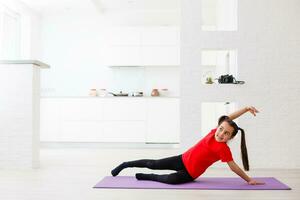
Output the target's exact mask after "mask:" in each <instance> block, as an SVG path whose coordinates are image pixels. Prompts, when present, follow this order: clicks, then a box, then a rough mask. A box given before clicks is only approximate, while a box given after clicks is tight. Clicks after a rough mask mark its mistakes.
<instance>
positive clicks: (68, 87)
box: [41, 66, 180, 96]
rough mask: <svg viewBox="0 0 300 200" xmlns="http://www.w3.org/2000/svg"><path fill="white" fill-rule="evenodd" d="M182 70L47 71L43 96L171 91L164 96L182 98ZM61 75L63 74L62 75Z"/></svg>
mask: <svg viewBox="0 0 300 200" xmlns="http://www.w3.org/2000/svg"><path fill="white" fill-rule="evenodd" d="M179 70H180V69H179V67H178V66H174V67H170V66H169V67H163V66H155V67H113V68H111V67H107V66H103V67H101V68H99V69H98V70H96V71H95V70H94V71H88V70H86V71H84V70H72V72H70V71H63V70H60V71H59V70H56V72H57V73H56V74H53V73H51V71H46V70H44V71H43V72H42V74H41V76H42V78H41V96H88V95H89V91H90V89H92V88H95V89H97V90H100V89H106V90H107V91H110V92H115V93H118V92H120V91H122V92H124V93H131V92H140V91H141V92H143V93H144V96H150V95H151V91H152V89H154V88H157V89H159V90H161V89H168V91H167V92H164V94H163V96H179V84H180V72H179ZM58 72H59V73H58Z"/></svg>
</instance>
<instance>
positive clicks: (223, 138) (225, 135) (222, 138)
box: [215, 121, 234, 142]
mask: <svg viewBox="0 0 300 200" xmlns="http://www.w3.org/2000/svg"><path fill="white" fill-rule="evenodd" d="M233 131H234V128H233V127H231V126H230V125H229V124H228V122H226V121H224V122H222V123H221V124H220V126H219V127H218V128H217V131H216V133H215V139H216V141H217V142H227V141H228V140H230V139H231V136H232V132H233Z"/></svg>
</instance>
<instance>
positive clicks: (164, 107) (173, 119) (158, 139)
mask: <svg viewBox="0 0 300 200" xmlns="http://www.w3.org/2000/svg"><path fill="white" fill-rule="evenodd" d="M147 103H148V104H147V108H148V111H147V134H146V142H147V143H179V137H180V134H179V132H180V125H179V124H180V121H179V101H178V99H171V98H169V99H167V98H163V99H150V100H149V101H148V102H147Z"/></svg>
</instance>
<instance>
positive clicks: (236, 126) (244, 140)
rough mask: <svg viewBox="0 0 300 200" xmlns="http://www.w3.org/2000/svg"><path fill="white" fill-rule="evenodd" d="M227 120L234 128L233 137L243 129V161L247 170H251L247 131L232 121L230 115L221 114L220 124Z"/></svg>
mask: <svg viewBox="0 0 300 200" xmlns="http://www.w3.org/2000/svg"><path fill="white" fill-rule="evenodd" d="M224 121H226V122H227V123H228V124H229V125H230V126H231V127H232V128H233V129H234V130H233V132H232V135H231V138H233V137H234V136H235V135H236V134H237V132H238V131H239V130H240V131H241V155H242V161H243V166H244V169H245V171H249V160H248V152H247V145H246V138H245V131H244V129H242V128H240V127H238V125H237V124H236V123H235V122H234V121H232V120H231V119H230V118H229V117H228V116H225V115H224V116H221V117H220V118H219V121H218V126H220V124H221V123H222V122H224Z"/></svg>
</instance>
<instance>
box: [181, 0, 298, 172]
mask: <svg viewBox="0 0 300 200" xmlns="http://www.w3.org/2000/svg"><path fill="white" fill-rule="evenodd" d="M299 6H300V3H299V1H298V0H265V1H261V0H239V1H238V31H237V32H203V31H201V13H200V12H199V11H200V10H201V1H199V0H182V6H181V12H182V23H181V30H182V31H181V47H182V48H181V66H182V69H181V90H180V93H181V134H182V135H181V141H182V148H183V149H186V148H188V147H189V146H191V145H192V144H194V143H196V142H197V140H198V139H199V135H200V134H198V133H199V131H200V130H201V102H209V101H234V102H237V103H238V105H240V106H246V105H254V106H256V107H257V108H258V109H259V110H260V111H261V113H259V115H258V116H257V117H253V116H252V115H251V114H249V113H247V114H246V115H244V116H242V117H241V118H240V119H239V126H240V127H242V128H244V129H245V131H246V139H247V144H248V152H249V160H250V167H252V168H299V167H300V155H299V152H300V151H299V148H298V145H299V141H300V134H299V133H300V124H299V123H298V119H299V110H300V101H299V99H300V88H299V84H300V79H299V74H300V68H299V65H300V57H299V54H300V26H299V19H300V12H299ZM209 48H220V49H232V48H233V49H237V51H238V59H237V60H238V72H239V73H238V74H239V79H240V80H245V81H246V84H245V85H215V86H213V87H209V86H206V85H201V84H199V82H200V80H201V73H202V69H201V49H209ZM212 128H213V127H212ZM239 143H240V138H239V136H238V137H237V138H236V139H234V140H233V142H231V144H230V145H231V146H232V149H233V151H234V157H235V159H236V160H237V161H239V163H240V156H239V155H240V151H239ZM223 166H224V165H223Z"/></svg>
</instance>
